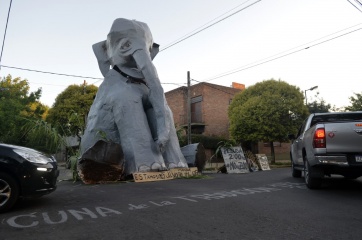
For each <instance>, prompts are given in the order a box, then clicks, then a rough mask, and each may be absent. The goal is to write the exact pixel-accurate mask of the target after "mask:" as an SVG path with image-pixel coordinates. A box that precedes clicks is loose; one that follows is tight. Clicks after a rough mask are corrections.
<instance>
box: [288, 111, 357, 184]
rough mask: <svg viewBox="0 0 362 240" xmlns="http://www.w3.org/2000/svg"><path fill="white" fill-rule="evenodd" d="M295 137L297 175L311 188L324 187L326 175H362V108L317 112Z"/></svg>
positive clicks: (294, 171) (293, 153)
mask: <svg viewBox="0 0 362 240" xmlns="http://www.w3.org/2000/svg"><path fill="white" fill-rule="evenodd" d="M289 138H290V139H291V140H292V145H291V148H290V159H291V161H292V175H293V177H301V176H302V172H303V171H304V179H305V183H306V185H307V187H308V188H311V189H315V188H320V187H321V184H322V179H323V177H324V176H331V174H339V175H343V176H344V177H346V178H349V179H356V178H358V177H360V176H362V111H357V112H334V113H313V114H311V115H310V116H309V117H308V118H307V119H305V121H304V122H303V124H302V125H301V127H300V128H299V131H298V134H297V136H295V135H293V134H292V135H289Z"/></svg>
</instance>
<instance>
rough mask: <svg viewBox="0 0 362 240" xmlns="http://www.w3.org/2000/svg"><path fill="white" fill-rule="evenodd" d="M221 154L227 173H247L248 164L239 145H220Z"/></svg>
mask: <svg viewBox="0 0 362 240" xmlns="http://www.w3.org/2000/svg"><path fill="white" fill-rule="evenodd" d="M221 152H222V156H223V158H224V162H225V167H226V170H227V172H228V173H248V172H250V171H249V164H248V163H247V161H246V158H245V155H244V152H243V149H242V148H241V147H240V146H239V147H230V148H226V147H222V148H221Z"/></svg>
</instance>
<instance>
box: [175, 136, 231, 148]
mask: <svg viewBox="0 0 362 240" xmlns="http://www.w3.org/2000/svg"><path fill="white" fill-rule="evenodd" d="M229 141H230V140H228V139H225V138H221V137H210V136H204V135H201V134H191V142H192V143H202V145H203V146H204V148H206V149H212V150H216V149H217V148H218V147H219V144H220V142H229ZM186 145H187V136H182V137H181V138H180V146H181V147H183V146H186Z"/></svg>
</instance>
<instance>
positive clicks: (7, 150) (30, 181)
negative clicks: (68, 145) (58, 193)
mask: <svg viewBox="0 0 362 240" xmlns="http://www.w3.org/2000/svg"><path fill="white" fill-rule="evenodd" d="M58 175H59V170H58V165H57V162H56V160H55V158H54V157H52V156H48V155H46V154H44V153H41V152H39V151H36V150H34V149H30V148H26V147H20V146H15V145H9V144H2V143H0V212H5V211H8V210H9V209H10V208H12V207H13V206H14V204H15V203H16V201H17V200H18V198H20V197H38V196H42V195H45V194H48V193H51V192H53V191H54V190H55V189H56V186H57V178H58Z"/></svg>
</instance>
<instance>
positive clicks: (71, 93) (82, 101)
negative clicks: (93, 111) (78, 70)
mask: <svg viewBox="0 0 362 240" xmlns="http://www.w3.org/2000/svg"><path fill="white" fill-rule="evenodd" d="M97 90H98V87H96V86H94V85H86V83H84V84H81V85H70V86H68V87H67V88H66V89H65V90H64V91H63V92H61V93H60V94H59V95H58V96H57V97H56V99H55V102H54V104H53V106H52V108H51V109H50V110H49V113H48V116H47V118H46V121H47V122H48V123H50V124H52V125H53V126H54V127H55V128H56V129H57V130H58V132H60V133H61V134H62V135H67V136H70V135H79V132H82V131H83V130H84V127H85V119H86V117H87V114H88V112H89V109H90V107H91V105H92V103H93V99H94V97H95V95H96V93H97Z"/></svg>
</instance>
